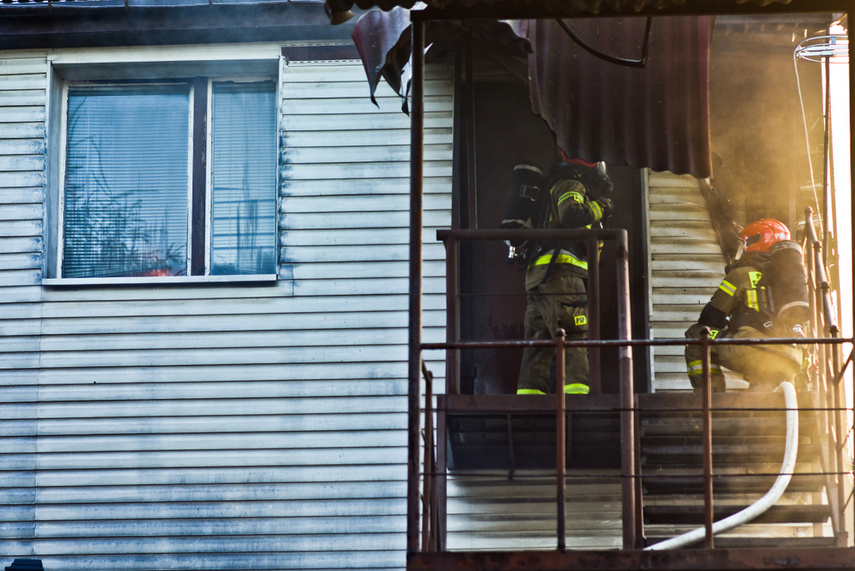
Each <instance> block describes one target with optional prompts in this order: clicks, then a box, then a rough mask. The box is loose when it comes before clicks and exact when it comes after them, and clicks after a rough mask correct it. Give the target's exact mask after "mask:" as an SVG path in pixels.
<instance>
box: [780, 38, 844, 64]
mask: <svg viewBox="0 0 855 571" xmlns="http://www.w3.org/2000/svg"><path fill="white" fill-rule="evenodd" d="M793 54H794V55H795V57H797V58H799V59H806V60H808V61H814V62H818V63H822V62H823V61H824V58H829V62H830V63H846V60H845V59H844V58H846V57H848V56H849V42H848V40H847V38H846V36H840V35H835V36H814V37H812V38H806V39H804V40H802V41H801V42H799V45H798V46H796V49H795V51H794V52H793ZM834 58H839V59H838V60H837V61H834Z"/></svg>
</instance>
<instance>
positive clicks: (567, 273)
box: [503, 153, 612, 394]
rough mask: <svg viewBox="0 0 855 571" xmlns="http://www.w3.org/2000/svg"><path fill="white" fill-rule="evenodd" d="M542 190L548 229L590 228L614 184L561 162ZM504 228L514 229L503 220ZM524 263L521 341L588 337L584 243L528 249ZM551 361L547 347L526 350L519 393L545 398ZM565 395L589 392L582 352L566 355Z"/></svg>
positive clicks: (578, 164) (580, 165)
mask: <svg viewBox="0 0 855 571" xmlns="http://www.w3.org/2000/svg"><path fill="white" fill-rule="evenodd" d="M562 155H563V153H562ZM545 188H546V189H548V198H549V206H548V215H547V216H546V221H545V224H544V227H546V228H586V227H587V228H590V227H591V225H592V224H595V223H598V222H600V221H601V220H603V219H605V218H606V217H608V216H609V214H610V213H611V211H612V202H611V200H610V199H609V198H608V197H606V196H604V195H605V194H608V193H610V192H611V190H612V183H611V181H610V180H609V178H608V176H607V175H606V174H605V172H604V171H601V170H600V169H598V166H597V164H596V163H594V164H591V163H585V162H582V161H579V160H568V159H566V158H563V160H560V161H559V162H558V163H557V164H556V165H554V166H553V168H552V169H551V171H550V173H549V176H548V177H547V180H546V184H545ZM503 227H505V228H508V227H514V226H513V225H511V224H510V221H508V220H505V221H504V223H503ZM525 263H526V276H525V288H526V294H527V296H526V311H525V321H524V329H525V338H526V339H551V338H553V336H554V335H555V334H556V332H557V331H558V329H564V331H565V333H566V338H567V339H585V338H587V334H588V317H587V301H588V298H587V293H586V289H585V279H586V278H587V276H588V260H587V244H586V242H584V241H573V242H568V243H559V244H538V245H537V247H535V248H534V249H533V250H532V249H529V254H528V257H527V259H526V260H525ZM554 357H555V350H554V349H553V348H551V347H526V348H525V350H524V351H523V358H522V364H521V366H520V373H519V379H518V383H517V394H545V393H548V392H549V391H550V387H549V385H550V377H551V371H552V364H553V359H554ZM564 392H565V393H567V394H587V393H588V352H587V348H586V347H568V348H567V350H566V353H565V386H564Z"/></svg>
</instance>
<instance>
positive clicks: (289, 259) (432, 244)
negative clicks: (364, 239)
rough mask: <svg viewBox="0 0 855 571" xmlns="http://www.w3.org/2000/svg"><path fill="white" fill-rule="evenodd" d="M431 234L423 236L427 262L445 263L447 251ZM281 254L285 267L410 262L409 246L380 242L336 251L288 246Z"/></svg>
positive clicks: (306, 246) (328, 248)
mask: <svg viewBox="0 0 855 571" xmlns="http://www.w3.org/2000/svg"><path fill="white" fill-rule="evenodd" d="M427 232H428V233H427V234H425V235H423V238H424V244H425V248H424V250H423V251H422V254H423V256H424V257H423V259H424V260H426V261H434V260H444V259H445V250H444V249H443V246H442V244H440V243H438V242H437V241H436V233H435V231H433V232H432V231H430V230H428V231H427ZM428 238H430V240H428ZM283 239H285V238H283ZM280 252H281V253H280V260H281V261H282V262H283V263H284V264H288V263H308V262H374V261H376V260H378V259H383V260H392V261H402V260H409V259H410V247H409V244H407V243H404V242H401V243H397V244H378V243H377V242H372V243H371V244H370V245H358V246H353V245H348V244H336V245H335V247H330V246H328V245H327V246H320V245H303V246H288V247H283V248H282V250H281V251H280Z"/></svg>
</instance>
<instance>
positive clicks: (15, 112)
mask: <svg viewBox="0 0 855 571" xmlns="http://www.w3.org/2000/svg"><path fill="white" fill-rule="evenodd" d="M42 82H44V78H42ZM44 120H45V108H44V105H32V104H31V105H29V106H27V107H16V106H12V107H5V108H3V113H0V125H2V124H3V123H41V124H44Z"/></svg>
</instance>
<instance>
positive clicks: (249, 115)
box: [210, 81, 277, 275]
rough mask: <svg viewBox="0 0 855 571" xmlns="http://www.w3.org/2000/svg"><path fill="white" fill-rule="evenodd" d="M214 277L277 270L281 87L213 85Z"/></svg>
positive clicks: (212, 240)
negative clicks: (278, 96) (278, 100)
mask: <svg viewBox="0 0 855 571" xmlns="http://www.w3.org/2000/svg"><path fill="white" fill-rule="evenodd" d="M212 92H213V101H212V114H211V154H212V157H211V160H212V162H211V173H212V174H211V178H212V181H211V189H212V197H211V220H212V223H211V270H210V271H211V274H215V275H217V274H227V275H231V274H262V273H273V272H274V271H275V267H274V266H275V255H274V254H275V246H276V212H275V207H276V169H275V168H272V167H271V165H275V164H276V147H277V144H276V102H275V95H276V85H275V83H274V82H272V81H271V82H261V83H231V82H215V83H214V84H213V89H212Z"/></svg>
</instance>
